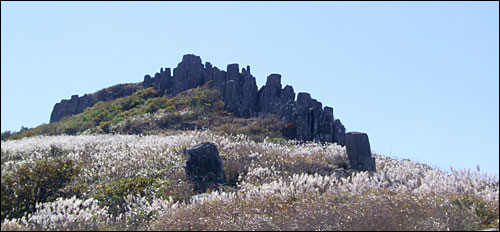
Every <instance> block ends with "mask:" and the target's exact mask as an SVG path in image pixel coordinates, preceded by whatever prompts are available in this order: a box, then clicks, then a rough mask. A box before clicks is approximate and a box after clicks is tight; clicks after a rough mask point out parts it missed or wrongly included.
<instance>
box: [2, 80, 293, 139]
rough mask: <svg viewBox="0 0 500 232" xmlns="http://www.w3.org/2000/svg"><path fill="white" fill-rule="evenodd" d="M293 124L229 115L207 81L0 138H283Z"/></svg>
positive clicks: (107, 104) (141, 94) (99, 106)
mask: <svg viewBox="0 0 500 232" xmlns="http://www.w3.org/2000/svg"><path fill="white" fill-rule="evenodd" d="M100 92H101V91H100ZM289 124H290V123H289ZM287 126H288V127H287ZM293 126H294V125H287V124H284V123H283V122H281V121H280V120H278V119H277V118H276V117H275V116H273V115H269V116H268V117H266V118H246V119H245V118H237V117H233V116H232V114H230V113H228V112H227V111H225V110H224V102H223V101H222V100H221V96H220V93H219V92H218V90H216V89H214V88H213V82H211V81H209V82H207V83H206V84H205V85H203V86H201V87H198V88H193V89H190V90H187V91H184V92H182V93H179V94H178V95H176V96H175V97H172V98H169V97H167V96H161V94H160V93H159V92H158V91H157V90H155V89H153V88H147V89H140V90H138V91H136V92H134V93H133V94H132V95H131V96H127V97H122V98H117V99H114V100H110V101H99V102H97V103H96V104H95V105H94V106H92V107H89V108H87V109H85V111H84V112H82V113H80V114H76V115H72V116H69V117H65V118H63V119H62V120H61V121H58V122H54V123H49V124H42V125H40V126H37V127H35V128H31V129H28V128H24V129H23V130H21V131H20V132H18V133H14V134H10V132H8V133H7V132H5V133H3V134H2V140H7V139H20V138H25V137H31V136H37V135H61V134H67V135H80V134H91V133H121V134H156V133H165V132H168V131H172V130H193V129H201V128H209V129H212V130H213V131H218V132H220V133H228V134H246V135H248V136H250V138H251V139H252V140H254V141H263V140H264V139H265V138H266V137H269V138H273V139H275V140H276V141H283V140H284V139H285V138H293V137H294V135H290V134H291V133H290V132H288V131H287V130H286V129H287V128H289V127H293Z"/></svg>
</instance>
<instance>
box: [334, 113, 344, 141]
mask: <svg viewBox="0 0 500 232" xmlns="http://www.w3.org/2000/svg"><path fill="white" fill-rule="evenodd" d="M333 141H335V142H336V143H337V144H339V145H341V146H345V127H344V125H342V122H340V119H335V123H334V126H333Z"/></svg>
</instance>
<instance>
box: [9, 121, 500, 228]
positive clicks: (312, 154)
mask: <svg viewBox="0 0 500 232" xmlns="http://www.w3.org/2000/svg"><path fill="white" fill-rule="evenodd" d="M206 141H210V142H213V143H215V144H216V146H217V147H218V149H219V152H220V154H221V157H222V160H223V163H224V171H225V174H226V176H227V180H228V182H227V183H226V184H224V185H222V186H219V187H218V189H209V190H207V192H206V194H204V195H196V194H197V193H195V192H193V190H192V188H191V186H190V184H189V182H188V181H187V179H186V176H185V173H184V170H183V169H182V168H181V166H180V165H181V164H182V163H184V162H185V161H186V158H187V157H186V153H185V149H186V148H187V147H190V146H192V145H195V144H198V143H201V142H206ZM1 149H2V150H1V152H2V230H19V229H22V230H82V229H83V230H135V229H138V230H478V229H481V228H487V227H491V226H494V225H496V226H497V227H498V209H499V208H498V205H499V204H498V203H499V202H498V199H499V182H498V179H492V178H491V177H488V176H486V175H485V174H480V173H478V172H475V171H470V170H454V171H453V173H451V174H446V173H443V172H441V171H438V170H435V169H432V168H430V167H429V166H427V165H425V164H418V163H414V162H412V161H409V160H402V161H401V160H395V159H392V158H388V157H385V156H382V155H374V156H375V157H376V159H377V163H376V165H377V172H357V171H352V170H348V169H346V166H347V165H348V163H349V161H348V158H347V154H346V150H345V147H343V146H338V145H336V144H331V143H327V144H321V143H297V142H293V141H288V142H286V141H283V142H282V143H281V144H276V143H270V142H269V141H267V140H266V141H264V142H263V143H256V142H254V141H252V140H250V139H249V138H248V137H246V136H244V135H237V136H221V135H217V134H216V133H213V132H211V131H184V132H182V131H178V132H176V133H173V134H171V135H147V136H143V135H110V134H107V135H80V136H67V135H64V136H45V137H31V138H25V139H22V140H12V141H2V144H1ZM19 183H24V184H19ZM193 196H196V197H193ZM23 215H24V216H23Z"/></svg>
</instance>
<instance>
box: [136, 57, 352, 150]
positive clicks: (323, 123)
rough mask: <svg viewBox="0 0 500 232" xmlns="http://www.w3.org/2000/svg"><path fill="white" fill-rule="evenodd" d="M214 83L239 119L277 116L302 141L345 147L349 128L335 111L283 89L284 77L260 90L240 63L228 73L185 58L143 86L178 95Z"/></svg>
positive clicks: (273, 77) (272, 79)
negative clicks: (337, 117)
mask: <svg viewBox="0 0 500 232" xmlns="http://www.w3.org/2000/svg"><path fill="white" fill-rule="evenodd" d="M209 80H212V81H213V82H214V87H215V88H217V89H218V90H219V91H220V92H221V94H222V98H223V101H224V103H225V105H226V110H227V111H229V112H232V113H233V114H234V115H235V116H237V117H264V116H266V115H267V114H274V115H276V116H277V117H278V118H280V119H281V120H283V121H285V122H289V123H293V124H295V126H296V128H297V129H296V137H297V139H298V140H307V141H312V140H316V141H322V142H337V144H340V145H345V129H344V126H343V125H342V123H341V122H340V120H339V119H336V120H335V119H334V117H333V108H331V107H324V108H323V106H322V103H321V102H319V101H317V100H316V99H313V98H311V95H310V94H309V93H298V95H297V100H295V92H294V90H293V87H292V86H289V85H287V86H285V87H284V88H282V85H281V75H280V74H271V75H269V76H268V77H267V82H266V84H265V85H264V86H262V88H260V89H259V90H258V88H257V84H256V81H255V77H253V76H252V74H251V72H250V67H249V66H247V67H246V69H245V68H242V70H241V72H240V70H239V65H238V64H229V65H228V66H227V71H223V70H220V69H218V68H217V67H214V66H212V65H211V64H210V63H209V62H207V63H205V65H203V64H202V62H201V59H200V57H199V56H196V55H191V54H189V55H184V57H183V58H182V61H181V62H180V63H179V64H178V65H177V68H175V69H174V75H173V76H171V75H170V69H169V68H167V69H165V71H164V69H163V68H162V69H161V71H160V73H156V74H155V77H153V78H151V76H150V75H146V76H145V77H144V81H143V87H144V88H147V87H154V88H155V89H158V90H160V91H161V92H162V93H164V94H167V95H176V94H177V93H180V92H182V91H185V90H188V89H190V88H195V87H198V86H200V85H203V84H204V83H206V82H207V81H209Z"/></svg>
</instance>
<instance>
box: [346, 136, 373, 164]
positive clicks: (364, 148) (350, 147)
mask: <svg viewBox="0 0 500 232" xmlns="http://www.w3.org/2000/svg"><path fill="white" fill-rule="evenodd" d="M346 150H347V156H349V162H350V163H351V168H352V169H356V170H360V171H375V158H373V157H372V153H371V150H370V141H369V140H368V135H367V134H366V133H361V132H349V133H347V134H346Z"/></svg>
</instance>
